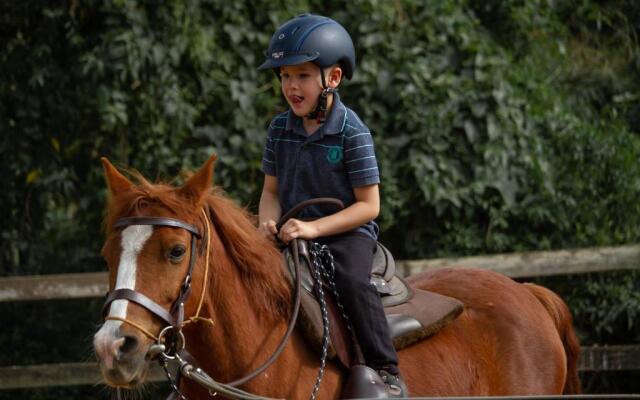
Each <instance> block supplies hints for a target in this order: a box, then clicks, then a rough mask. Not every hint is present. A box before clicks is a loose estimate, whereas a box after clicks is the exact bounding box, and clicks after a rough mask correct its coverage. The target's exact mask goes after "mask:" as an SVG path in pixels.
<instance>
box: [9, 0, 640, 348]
mask: <svg viewBox="0 0 640 400" xmlns="http://www.w3.org/2000/svg"><path fill="white" fill-rule="evenodd" d="M638 4H639V3H637V2H633V1H631V0H627V1H619V2H602V1H597V0H584V1H583V0H580V1H578V0H567V1H563V2H556V1H550V0H531V1H518V0H509V1H503V0H490V1H479V0H447V1H436V2H423V1H414V0H404V1H382V0H358V1H334V2H330V3H327V2H325V1H320V0H294V1H283V0H277V1H274V0H271V1H267V0H258V1H252V2H228V1H226V2H225V1H220V0H210V1H197V0H196V1H190V2H177V1H173V2H163V3H161V4H159V3H158V2H154V1H149V0H147V1H132V0H112V1H108V0H104V1H98V0H91V1H82V2H79V1H70V2H68V3H51V4H49V3H46V4H44V3H42V2H37V1H32V0H29V1H23V2H19V3H15V4H11V5H0V23H1V26H2V28H0V37H1V40H0V74H1V76H2V77H3V79H2V80H0V130H1V137H2V140H1V141H0V157H1V158H2V163H0V180H1V182H2V188H3V195H2V197H1V202H0V217H1V218H2V220H3V221H4V223H3V225H2V227H0V237H2V243H3V249H4V251H3V252H2V253H0V266H1V267H0V268H1V270H0V274H2V275H14V274H35V273H64V272H81V271H91V270H98V269H101V268H103V267H102V263H101V261H100V257H99V252H100V246H101V241H102V235H101V233H100V230H101V229H100V226H101V218H102V209H103V207H104V201H105V187H104V182H103V177H102V170H101V166H100V162H99V157H100V156H107V157H108V158H110V159H111V160H112V161H114V162H115V163H116V164H117V165H119V166H132V167H135V168H137V169H138V170H140V171H141V172H143V174H145V175H146V176H149V177H151V178H161V179H172V178H173V177H174V176H179V175H180V174H181V172H182V171H184V170H190V169H193V168H194V167H196V166H198V165H199V164H200V163H201V162H203V161H204V160H205V159H206V158H207V157H208V156H209V155H210V154H211V153H214V152H215V153H217V154H218V156H219V161H218V164H217V167H216V178H215V179H216V183H217V184H218V185H220V186H222V187H223V188H224V189H225V190H227V191H228V192H229V193H230V194H231V196H232V197H234V198H235V199H237V200H238V201H239V202H240V203H242V204H246V205H248V207H250V209H252V210H254V211H255V210H256V209H257V201H258V198H259V193H260V189H261V184H262V174H261V172H260V170H259V168H260V159H261V153H262V146H263V142H264V135H265V129H266V126H267V124H268V122H269V120H270V119H271V118H272V117H273V116H274V115H275V114H276V113H278V112H280V111H282V110H284V109H285V106H286V105H285V103H284V101H283V100H282V99H281V96H280V93H279V82H278V80H277V79H276V78H275V76H274V75H273V74H270V73H265V72H259V71H257V69H256V67H257V65H259V64H260V62H261V59H262V54H263V52H264V50H265V48H266V46H267V43H268V41H269V38H270V36H271V34H272V32H273V31H274V30H275V28H276V27H277V26H279V24H281V23H282V22H284V21H285V20H287V19H289V18H290V17H291V16H293V15H296V14H299V13H301V12H305V11H311V12H316V13H321V14H325V15H329V16H331V17H333V18H335V19H337V20H338V21H340V22H342V23H343V24H344V25H345V26H346V27H347V29H348V30H349V31H350V33H351V34H352V36H353V38H354V41H355V43H356V48H357V58H358V66H357V71H356V74H355V76H354V79H353V80H352V81H350V82H345V83H343V85H342V86H341V88H340V90H341V94H342V96H343V99H344V100H345V102H346V103H347V104H348V105H349V106H350V107H352V108H354V109H355V111H356V112H357V113H358V114H359V115H360V116H361V117H362V119H363V120H364V121H365V123H367V124H368V125H369V126H370V127H371V129H372V131H373V132H374V137H375V140H376V146H377V153H378V157H379V163H380V168H381V172H382V185H381V189H382V196H383V197H382V214H381V216H380V218H379V222H380V223H381V226H382V228H383V234H382V240H383V241H384V242H385V243H386V244H387V245H389V247H390V248H391V249H392V250H393V251H394V252H395V254H396V255H397V257H399V258H422V257H436V256H447V255H470V254H480V253H495V252H506V251H519V250H535V249H554V248H567V247H579V246H580V247H581V246H597V245H614V244H622V243H632V242H638V240H639V239H640V202H638V201H637V199H638V198H640V164H639V163H638V162H637V160H638V159H639V158H640V143H639V139H638V133H640V131H639V127H640V120H639V119H638V118H639V117H638V116H639V115H640V79H638V76H640V74H638V72H640V71H639V70H640V61H639V60H640V50H639V45H638V40H637V37H638V28H637V24H634V21H638V19H639V18H640V17H639V16H640V6H638ZM179 180H180V178H178V181H179ZM637 278H638V277H637V274H635V273H619V274H611V275H608V274H607V275H606V276H605V275H603V276H600V275H597V276H590V275H589V276H586V277H580V278H575V279H574V280H572V282H570V283H569V282H560V283H559V287H558V290H564V292H565V294H566V296H567V297H568V298H569V299H570V302H571V305H572V307H573V311H574V313H575V315H576V320H580V321H593V324H591V325H592V326H590V327H587V328H584V329H583V335H584V336H585V337H589V338H590V339H589V340H592V341H594V342H597V341H599V340H600V339H602V338H604V337H605V336H606V335H611V332H610V331H611V330H612V329H614V330H615V329H618V327H620V320H621V319H623V320H625V321H626V322H625V323H627V324H628V325H627V326H628V327H629V328H628V331H629V332H632V333H630V335H632V336H633V337H634V338H635V339H633V340H638V338H637V335H638V333H637V332H638V329H639V328H638V327H639V326H640V324H639V322H638V312H639V310H640V305H639V304H638V301H637V300H638V299H637V296H634V295H633V293H634V290H635V292H637V284H636V283H634V282H637V280H638V279H637ZM634 285H635V286H634ZM567 288H572V289H571V290H567ZM626 299H628V300H626ZM620 302H623V303H620ZM613 304H618V305H617V306H612V305H613ZM620 304H623V305H624V306H626V307H628V309H627V310H622V308H621V307H622V305H620ZM603 309H607V310H608V311H606V312H608V314H606V315H603V314H602V312H605V311H602V310H603ZM606 338H609V339H612V338H611V337H610V336H606ZM614 339H615V338H614ZM615 340H618V339H615Z"/></svg>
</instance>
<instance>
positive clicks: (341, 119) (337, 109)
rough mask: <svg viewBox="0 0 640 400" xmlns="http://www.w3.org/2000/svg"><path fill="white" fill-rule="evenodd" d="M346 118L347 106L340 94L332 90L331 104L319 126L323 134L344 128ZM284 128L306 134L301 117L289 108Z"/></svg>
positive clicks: (335, 132) (331, 133) (337, 131)
mask: <svg viewBox="0 0 640 400" xmlns="http://www.w3.org/2000/svg"><path fill="white" fill-rule="evenodd" d="M346 118H347V108H346V107H345V105H344V104H343V103H342V101H340V95H338V92H333V104H332V105H331V111H329V115H328V116H327V119H326V121H324V124H322V126H321V127H320V128H319V130H320V131H322V133H323V134H325V135H336V134H338V133H340V132H342V130H343V129H344V124H345V122H346ZM285 130H288V131H289V130H290V131H293V132H294V133H298V134H301V135H303V136H307V134H306V132H305V130H304V127H303V126H302V118H301V117H298V116H297V115H296V114H295V113H294V112H293V111H291V109H289V113H288V114H287V125H286V127H285Z"/></svg>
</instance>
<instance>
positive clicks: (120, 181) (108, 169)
mask: <svg viewBox="0 0 640 400" xmlns="http://www.w3.org/2000/svg"><path fill="white" fill-rule="evenodd" d="M100 161H102V166H103V167H104V175H105V178H106V179H107V186H108V187H109V190H110V192H111V195H112V196H114V197H115V196H117V195H118V194H120V193H122V192H124V191H126V190H129V189H131V187H132V186H133V183H131V181H130V180H129V179H127V178H126V177H125V176H124V175H122V174H121V173H120V171H118V170H117V169H116V167H114V166H113V164H111V162H109V160H107V159H106V157H101V158H100Z"/></svg>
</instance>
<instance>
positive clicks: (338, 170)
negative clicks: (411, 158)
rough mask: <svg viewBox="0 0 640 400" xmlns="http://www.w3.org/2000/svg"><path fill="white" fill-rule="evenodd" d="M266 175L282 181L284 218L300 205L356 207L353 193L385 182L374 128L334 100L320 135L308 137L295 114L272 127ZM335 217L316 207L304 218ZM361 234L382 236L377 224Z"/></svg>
mask: <svg viewBox="0 0 640 400" xmlns="http://www.w3.org/2000/svg"><path fill="white" fill-rule="evenodd" d="M262 172H264V173H265V174H267V175H272V176H275V177H277V178H278V197H279V200H280V207H281V208H282V214H283V215H284V214H285V213H286V212H287V211H289V209H291V208H292V207H293V206H295V205H296V204H298V203H300V202H301V201H304V200H308V199H312V198H317V197H334V198H337V199H340V200H342V202H343V203H344V204H345V207H349V206H350V205H352V204H353V203H354V202H355V196H354V194H353V188H354V187H359V186H366V185H372V184H378V183H380V174H379V172H378V163H377V161H376V156H375V152H374V148H373V138H372V136H371V133H370V132H369V128H367V126H366V125H365V124H364V123H362V121H360V118H358V116H357V115H356V113H355V112H353V111H352V110H351V109H349V108H347V107H346V106H345V105H344V104H343V103H342V102H341V101H340V97H339V96H338V93H334V95H333V106H332V107H331V111H330V113H329V115H328V117H327V120H326V121H325V123H324V124H322V125H321V126H320V127H319V128H318V130H317V131H315V132H314V133H313V134H312V135H307V133H306V132H305V130H304V127H303V126H302V118H300V117H297V116H296V115H295V114H294V113H293V112H292V111H291V110H289V111H286V112H283V113H282V114H280V115H278V116H277V117H275V118H274V119H273V120H272V121H271V124H270V125H269V131H268V134H267V140H266V143H265V147H264V153H263V157H262ZM334 212H336V209H335V207H332V206H325V205H319V206H311V207H307V209H306V210H305V211H303V212H302V214H301V215H300V216H299V217H300V218H302V219H315V218H320V217H324V216H327V215H330V214H333V213H334ZM356 231H360V232H364V233H367V234H369V235H370V236H371V237H372V238H374V239H377V237H378V225H377V224H376V223H375V222H374V221H369V222H368V223H366V224H364V225H362V226H360V227H359V228H356Z"/></svg>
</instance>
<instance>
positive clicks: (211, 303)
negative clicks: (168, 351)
mask: <svg viewBox="0 0 640 400" xmlns="http://www.w3.org/2000/svg"><path fill="white" fill-rule="evenodd" d="M213 236H214V237H213V238H212V242H211V250H210V257H209V260H210V261H209V263H210V266H209V277H208V289H207V295H206V297H205V300H204V303H203V307H202V311H201V315H202V316H203V317H205V318H211V319H212V320H213V321H214V326H213V327H207V328H204V327H203V326H197V327H194V328H195V329H186V330H185V333H186V334H187V336H188V339H187V343H189V344H191V343H194V345H193V346H189V347H192V348H193V349H194V350H193V351H194V352H198V353H201V354H202V355H201V356H200V357H198V356H197V355H196V354H194V356H196V358H197V359H198V361H199V362H201V363H202V364H205V365H203V367H205V370H208V371H211V373H212V376H214V377H215V378H217V379H220V380H221V381H223V382H224V381H229V380H233V379H237V378H239V377H240V376H241V375H246V373H247V372H250V370H253V369H254V368H255V367H257V366H259V364H260V363H261V362H263V361H264V360H265V359H267V358H268V357H269V355H270V352H273V350H275V347H276V346H277V344H278V342H279V340H280V338H281V337H282V335H284V332H285V330H286V322H287V321H285V320H284V318H282V317H278V316H275V315H274V316H270V317H265V316H264V315H260V313H259V312H257V311H256V307H255V304H256V298H255V296H256V294H255V293H252V292H251V289H250V285H248V284H247V283H246V277H243V276H242V272H241V269H240V268H238V266H236V265H235V264H234V263H233V261H232V259H231V257H229V255H228V252H227V251H226V249H225V246H224V245H223V244H222V243H221V241H220V240H216V239H217V237H216V236H215V235H213ZM271 267H272V268H273V269H274V270H275V269H276V268H280V265H273V266H271ZM198 286H199V287H195V286H194V293H196V294H197V296H194V297H198V300H199V295H200V293H201V285H198ZM192 300H193V299H192ZM257 300H258V301H260V299H257ZM204 349H206V350H204ZM200 359H202V361H200ZM207 362H208V363H209V365H208V366H207V365H206V363H207Z"/></svg>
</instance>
